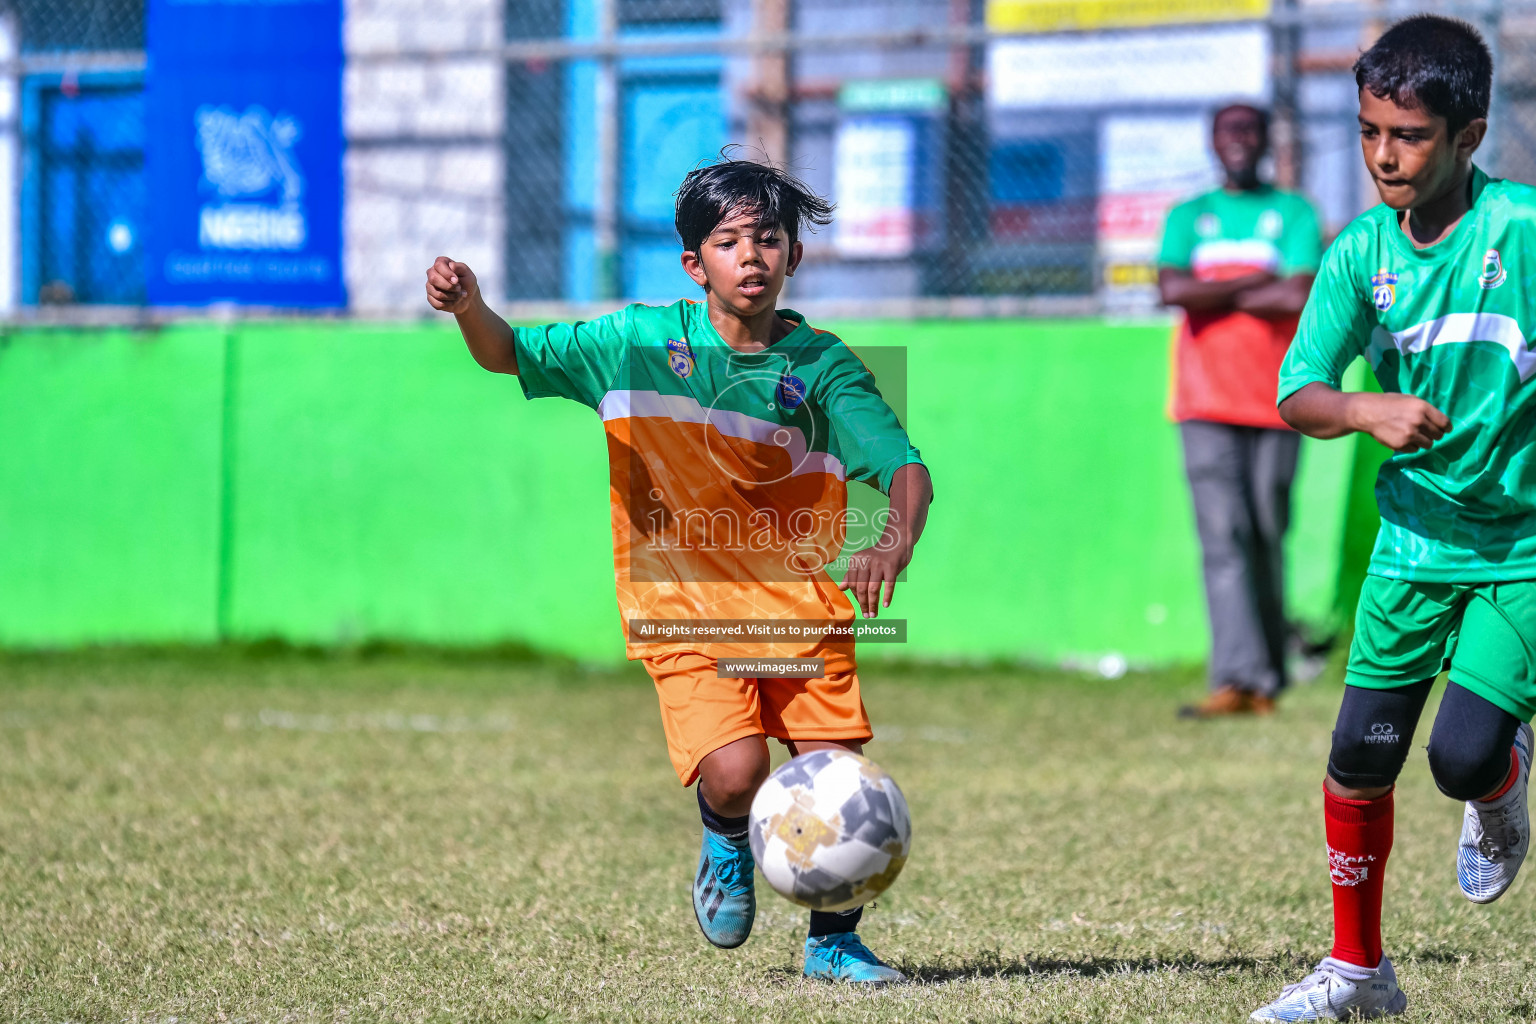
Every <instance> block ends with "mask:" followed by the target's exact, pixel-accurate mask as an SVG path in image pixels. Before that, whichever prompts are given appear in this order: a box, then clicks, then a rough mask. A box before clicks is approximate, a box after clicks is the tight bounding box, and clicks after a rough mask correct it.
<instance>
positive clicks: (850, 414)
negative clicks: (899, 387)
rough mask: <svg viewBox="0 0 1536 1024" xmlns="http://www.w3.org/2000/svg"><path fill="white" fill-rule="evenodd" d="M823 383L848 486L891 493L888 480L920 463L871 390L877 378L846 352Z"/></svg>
mask: <svg viewBox="0 0 1536 1024" xmlns="http://www.w3.org/2000/svg"><path fill="white" fill-rule="evenodd" d="M841 355H842V358H840V359H839V360H838V362H837V365H836V366H835V367H834V369H833V371H832V372H831V373H829V374H828V375H827V377H826V380H825V384H824V391H823V394H822V395H821V396H820V401H821V405H822V408H824V409H825V410H826V413H827V419H828V420H829V421H830V422H831V424H832V430H833V432H834V433H835V434H836V436H837V447H838V454H839V456H840V457H841V459H842V463H843V468H844V470H845V471H846V472H847V475H848V478H849V479H850V480H858V481H861V482H863V483H867V484H869V485H870V486H872V487H875V488H877V489H878V490H879V491H880V493H882V494H889V493H891V478H892V477H893V476H895V475H896V471H897V470H898V469H900V468H901V467H902V466H905V465H907V464H908V463H911V462H916V463H919V464H921V463H922V461H923V457H922V455H921V453H919V452H918V450H917V449H916V448H914V447H912V442H911V441H910V440H909V439H908V438H907V432H906V430H904V429H903V428H902V426H901V421H899V420H898V419H897V418H896V413H895V411H894V410H892V409H891V407H890V406H889V405H888V404H886V401H885V396H883V395H881V394H880V389H879V388H877V387H876V386H875V375H874V374H872V373H870V372H869V368H868V367H866V366H865V365H864V364H863V363H862V362H860V360H859V358H858V357H857V356H855V355H854V354H853V353H852V352H850V351H848V350H847V349H844V350H843V352H842V354H841Z"/></svg>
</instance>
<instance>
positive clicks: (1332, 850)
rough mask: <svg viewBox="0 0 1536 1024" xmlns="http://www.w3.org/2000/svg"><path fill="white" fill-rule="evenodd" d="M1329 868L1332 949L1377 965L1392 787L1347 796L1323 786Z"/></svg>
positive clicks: (1357, 961)
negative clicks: (1365, 796)
mask: <svg viewBox="0 0 1536 1024" xmlns="http://www.w3.org/2000/svg"><path fill="white" fill-rule="evenodd" d="M1323 821H1324V825H1325V830H1326V834H1327V836H1328V874H1329V875H1330V876H1331V877H1332V879H1333V953H1332V956H1333V957H1334V958H1335V959H1337V960H1343V961H1345V962H1346V963H1351V964H1359V965H1360V966H1361V967H1370V968H1373V969H1374V968H1375V967H1376V965H1377V964H1379V963H1381V883H1382V879H1383V877H1385V875H1386V870H1387V854H1389V853H1391V852H1392V793H1391V792H1390V791H1388V793H1387V795H1386V796H1382V797H1377V798H1376V799H1375V800H1345V799H1344V798H1343V797H1338V796H1334V795H1333V794H1332V793H1330V792H1328V789H1327V787H1326V786H1325V787H1324V788H1323Z"/></svg>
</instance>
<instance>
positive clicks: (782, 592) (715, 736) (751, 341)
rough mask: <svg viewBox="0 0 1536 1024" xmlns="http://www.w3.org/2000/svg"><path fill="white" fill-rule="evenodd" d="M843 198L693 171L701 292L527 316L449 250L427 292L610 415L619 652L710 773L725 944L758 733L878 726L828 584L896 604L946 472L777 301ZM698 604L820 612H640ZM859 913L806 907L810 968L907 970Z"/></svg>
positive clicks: (840, 606) (702, 797) (706, 812)
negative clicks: (936, 484) (743, 664)
mask: <svg viewBox="0 0 1536 1024" xmlns="http://www.w3.org/2000/svg"><path fill="white" fill-rule="evenodd" d="M831 213H832V209H831V207H830V206H829V205H828V204H827V203H826V202H825V201H824V200H822V199H820V198H819V197H817V196H816V195H814V194H813V193H812V192H810V191H809V190H808V189H807V188H806V187H805V186H804V185H803V184H802V183H800V182H799V181H797V180H796V179H794V178H793V177H791V176H789V175H787V174H785V173H783V172H782V171H779V170H777V169H775V168H772V167H767V166H764V165H762V164H757V163H752V162H749V161H741V160H735V161H727V162H722V163H719V164H716V165H714V166H711V167H706V168H703V169H700V170H696V171H694V172H692V173H691V174H689V175H688V176H687V178H685V179H684V181H683V184H682V187H681V188H680V189H679V190H678V193H677V220H676V225H677V232H678V235H679V236H680V237H681V239H682V243H683V250H684V251H683V254H682V264H683V269H684V270H685V271H686V272H687V273H688V276H689V277H691V278H692V279H693V280H694V282H695V283H697V284H698V285H699V287H701V288H702V289H703V290H704V301H703V302H694V301H689V300H686V299H685V300H682V301H679V302H676V303H674V304H673V305H670V306H644V305H639V304H636V305H632V306H629V307H627V308H626V309H623V310H621V311H619V312H617V313H612V314H609V315H608V316H604V317H600V318H599V319H596V320H593V321H590V322H585V323H572V324H550V325H547V326H544V327H532V328H517V329H515V330H514V329H512V328H511V327H508V326H507V323H506V322H505V321H504V320H502V318H501V317H499V316H497V315H496V314H495V313H494V312H492V311H491V309H490V307H489V306H487V305H486V303H485V301H484V299H483V298H482V297H481V295H480V291H479V288H478V286H477V284H476V282H475V276H474V274H473V272H471V270H470V269H469V268H468V267H467V266H465V265H464V264H462V263H456V262H453V261H452V260H449V259H448V258H446V257H440V258H439V259H438V260H437V261H436V262H435V263H434V264H433V266H432V268H431V269H430V270H429V271H427V298H428V301H430V302H431V304H432V305H433V306H434V307H436V308H437V309H441V310H446V311H448V312H451V313H453V314H454V315H455V317H456V318H457V319H458V324H459V329H460V331H461V332H462V333H463V335H464V340H465V342H466V343H467V344H468V345H469V350H470V352H471V353H472V354H473V356H474V358H475V360H476V362H478V363H479V364H480V365H481V366H483V367H484V368H485V369H487V370H491V371H494V372H498V373H512V374H516V375H517V376H518V378H519V380H520V382H521V384H522V387H523V392H524V394H525V395H526V396H527V397H529V398H543V397H549V396H559V397H562V398H570V399H574V400H576V401H578V402H581V403H582V404H584V405H587V406H590V407H591V408H592V409H594V410H596V411H597V412H598V413H599V414H600V415H601V416H602V419H603V427H604V430H605V432H606V434H607V438H608V464H609V486H610V501H611V513H612V521H613V540H614V576H615V580H616V582H617V585H618V596H619V610H620V613H621V616H622V618H623V619H624V620H625V632H626V639H627V644H628V655H629V657H630V659H631V660H635V659H639V660H642V661H643V662H644V664H645V667H646V670H647V671H648V672H649V673H650V675H651V678H652V679H653V680H654V681H655V684H656V692H657V696H658V697H659V698H660V702H661V717H662V724H663V726H664V728H665V732H666V737H667V749H668V752H669V754H670V755H671V758H672V765H673V767H674V768H675V769H676V770H677V775H678V778H679V779H680V780H681V781H682V783H683V785H685V786H687V785H691V784H692V783H693V782H694V780H695V779H697V780H698V781H699V787H698V803H699V813H700V815H701V816H702V818H703V821H704V843H703V849H702V850H701V851H700V854H699V867H698V871H697V873H696V875H695V876H694V883H693V910H694V916H695V919H696V920H697V921H698V923H699V928H700V929H701V930H702V931H703V932H704V936H705V937H706V938H707V939H709V941H710V942H712V943H714V944H715V945H716V946H719V947H721V948H723V949H731V948H734V947H736V946H739V945H741V944H742V943H743V942H745V941H746V940H747V936H748V934H749V933H750V932H751V930H752V921H753V918H754V916H755V915H756V910H757V905H756V900H755V896H754V892H753V862H752V851H751V848H750V847H749V845H748V843H747V819H748V813H749V811H750V809H751V806H752V797H753V795H754V794H755V793H756V792H757V789H758V787H759V786H760V785H761V784H762V782H763V780H764V779H766V778H767V776H768V769H769V760H768V744H767V742H766V740H765V736H772V737H774V738H776V739H779V740H781V741H783V742H784V744H785V745H786V746H788V747H789V750H790V752H791V753H793V754H801V753H805V752H807V751H811V750H819V749H824V748H829V747H840V748H844V749H848V750H852V751H855V752H858V751H859V750H860V749H861V747H862V744H863V742H864V741H865V740H868V739H869V738H870V736H871V732H870V726H869V719H868V717H867V716H866V715H865V712H864V704H863V701H862V700H861V699H860V696H859V677H858V674H857V670H856V667H855V664H854V648H853V641H852V639H851V633H849V632H848V630H850V629H851V626H852V623H853V608H852V606H851V605H850V603H849V600H848V598H847V597H845V596H844V595H843V594H841V593H839V590H840V589H841V590H849V591H851V592H852V594H853V596H854V598H855V599H857V601H858V603H859V606H860V608H861V609H862V611H863V613H864V615H866V616H870V617H873V616H876V615H877V614H878V609H879V607H881V606H882V605H883V606H885V607H889V606H890V600H891V592H892V589H893V588H894V587H895V584H896V579H897V577H898V575H899V574H900V572H901V570H902V569H903V568H904V567H905V566H906V565H907V563H908V562H909V561H910V560H911V557H912V550H913V547H914V545H916V543H917V539H918V537H919V535H920V534H921V533H922V530H923V523H924V521H925V519H926V517H927V509H928V503H929V501H930V499H931V498H932V493H933V492H932V487H931V484H930V482H929V478H928V471H927V470H926V468H924V466H923V463H922V461H921V458H920V457H919V455H918V452H917V449H916V448H913V447H912V445H911V443H910V442H909V441H908V440H907V435H906V432H905V431H904V430H903V429H902V427H901V425H900V423H899V422H898V421H897V419H896V415H895V413H893V412H892V411H891V409H890V407H889V406H888V405H887V404H886V402H885V400H884V399H883V398H882V397H881V395H880V392H879V390H877V389H876V387H875V381H874V378H873V376H872V375H871V374H870V372H869V370H868V369H866V368H865V366H864V364H863V363H862V362H860V361H859V359H858V358H857V357H856V356H855V355H854V354H853V353H852V352H850V351H849V350H848V348H847V347H846V346H845V345H844V344H843V343H842V342H841V341H839V340H838V339H837V338H836V337H834V336H832V335H831V334H828V333H826V332H824V331H818V330H814V329H813V328H812V327H811V326H810V325H809V324H807V323H806V322H805V318H804V317H802V316H801V315H800V314H798V313H795V312H793V311H792V310H787V309H785V310H776V309H775V308H774V301H775V300H776V299H777V298H778V295H779V292H780V291H781V290H782V289H783V287H784V279H785V278H786V277H788V276H790V275H792V274H793V273H794V272H795V268H796V267H797V266H798V264H799V262H800V256H801V243H800V241H799V240H798V236H799V233H800V231H801V230H802V229H803V228H804V227H806V226H807V225H808V224H826V223H828V222H830V220H831ZM849 477H851V478H853V479H855V480H861V481H864V482H866V483H869V484H871V485H873V486H876V487H878V488H879V489H880V490H881V491H883V492H885V493H886V494H888V495H889V496H890V508H889V513H888V514H889V518H888V519H887V520H886V521H885V522H884V530H883V533H882V535H881V536H880V538H879V539H878V540H877V541H876V542H875V543H874V544H873V545H871V546H869V547H867V548H864V549H863V550H861V551H859V552H857V553H855V554H853V555H851V556H850V557H849V560H848V570H847V574H846V576H845V577H844V579H843V582H842V584H841V585H839V584H836V583H834V582H833V580H832V578H831V577H830V576H829V575H828V574H827V571H826V569H825V565H826V564H827V563H828V562H829V561H831V560H832V559H834V558H836V557H838V553H839V551H840V550H841V548H842V545H843V542H844V539H845V526H846V522H845V516H846V512H847V488H846V484H845V480H846V479H847V478H849ZM706 620H708V621H715V620H721V623H720V624H721V625H724V626H725V627H726V628H728V629H729V628H740V629H743V630H746V629H747V628H748V627H750V626H753V625H759V626H761V625H775V624H778V625H783V624H785V623H789V622H792V621H797V620H798V622H800V623H806V624H809V625H810V626H811V627H812V628H811V629H810V630H809V631H808V632H807V633H806V634H804V635H805V637H806V638H804V639H793V638H790V639H786V640H782V641H776V642H772V643H769V642H763V641H761V640H754V639H752V638H751V635H750V633H746V632H743V633H742V634H740V635H739V636H738V635H737V634H732V633H725V634H721V635H719V636H718V637H710V638H706V639H702V640H701V639H698V638H695V637H683V638H673V637H672V636H671V635H670V634H657V633H654V632H650V633H648V632H647V628H648V627H649V628H661V627H666V626H668V625H671V626H676V625H678V624H680V623H681V624H684V625H686V624H688V623H693V624H696V625H703V624H704V623H705V622H706ZM823 626H824V627H826V628H823ZM838 632H841V633H842V634H843V635H841V636H839V635H836V634H837V633H838ZM658 636H661V637H662V638H661V639H656V637H658ZM767 656H774V657H780V658H799V659H820V660H821V661H822V665H821V667H819V668H806V669H802V670H801V675H802V676H805V677H806V678H766V677H765V678H734V677H732V673H731V672H730V671H728V670H727V669H726V667H725V666H724V665H722V664H721V660H722V659H725V658H733V657H735V658H762V657H767ZM813 664H814V662H813ZM859 916H860V911H859V910H853V911H849V912H846V913H842V914H836V913H820V912H816V911H812V913H811V923H810V933H809V937H808V938H807V939H806V943H805V975H806V977H811V978H824V979H831V980H844V981H851V982H860V983H874V984H879V983H885V982H892V981H900V980H903V979H902V975H901V974H900V972H898V971H896V970H894V969H892V968H890V967H887V966H885V965H884V964H882V963H881V962H880V961H879V960H878V959H877V958H876V957H875V956H874V954H873V953H871V952H870V951H869V949H868V948H867V947H866V946H865V945H864V944H863V943H862V942H861V941H860V940H859V936H858V934H857V932H856V931H855V929H856V927H857V925H858V922H859Z"/></svg>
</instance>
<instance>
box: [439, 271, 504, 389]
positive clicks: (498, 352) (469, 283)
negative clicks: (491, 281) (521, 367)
mask: <svg viewBox="0 0 1536 1024" xmlns="http://www.w3.org/2000/svg"><path fill="white" fill-rule="evenodd" d="M427 301H428V302H429V303H431V305H432V308H433V309H441V310H442V311H443V312H445V313H452V314H453V315H454V318H455V319H456V320H458V322H459V333H460V334H462V335H464V343H465V344H467V345H468V346H469V354H470V355H472V356H474V357H475V362H477V363H479V364H480V365H481V366H483V367H485V368H486V369H487V370H490V371H491V372H492V373H512V374H515V373H517V348H516V347H515V346H514V345H513V343H512V328H510V327H508V326H507V322H506V321H505V320H503V319H502V318H501V317H499V316H497V315H496V311H495V310H493V309H491V307H490V306H487V305H486V304H485V299H484V298H482V297H481V295H480V282H479V281H478V280H476V279H475V272H474V271H473V270H470V269H469V265H468V264H467V263H455V262H454V261H453V260H450V259H449V258H448V257H447V256H439V257H438V258H437V260H436V261H435V262H434V263H433V264H432V267H431V269H429V270H428V271H427Z"/></svg>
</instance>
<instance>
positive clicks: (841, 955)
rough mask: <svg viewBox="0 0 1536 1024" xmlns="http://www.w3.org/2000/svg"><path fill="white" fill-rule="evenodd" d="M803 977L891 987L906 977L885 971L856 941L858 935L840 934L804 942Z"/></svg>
mask: <svg viewBox="0 0 1536 1024" xmlns="http://www.w3.org/2000/svg"><path fill="white" fill-rule="evenodd" d="M805 976H806V977H807V978H816V979H819V980H821V981H847V982H852V983H853V984H855V985H891V984H894V983H896V982H899V981H906V980H907V976H906V975H905V974H902V973H901V972H900V971H898V970H896V968H894V967H887V966H886V965H885V964H883V963H881V962H880V958H879V957H877V956H875V954H873V953H871V952H870V951H869V947H868V946H866V945H864V943H863V942H861V941H859V933H858V932H841V933H839V934H837V935H823V936H821V937H819V938H810V939H806V940H805Z"/></svg>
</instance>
